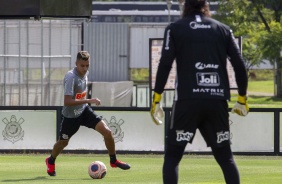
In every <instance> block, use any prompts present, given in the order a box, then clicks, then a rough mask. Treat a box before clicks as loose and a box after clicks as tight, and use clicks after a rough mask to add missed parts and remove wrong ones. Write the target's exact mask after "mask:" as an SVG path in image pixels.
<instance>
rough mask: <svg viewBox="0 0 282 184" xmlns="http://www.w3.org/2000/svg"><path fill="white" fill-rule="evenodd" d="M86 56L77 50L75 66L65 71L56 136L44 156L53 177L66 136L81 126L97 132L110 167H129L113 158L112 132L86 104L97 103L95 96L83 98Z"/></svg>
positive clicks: (85, 90)
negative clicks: (60, 112) (60, 113)
mask: <svg viewBox="0 0 282 184" xmlns="http://www.w3.org/2000/svg"><path fill="white" fill-rule="evenodd" d="M89 65H90V55H89V53H88V52H87V51H80V52H78V54H77V58H76V67H74V68H73V69H72V70H70V71H68V72H67V74H66V75H65V78H64V107H63V110H62V115H63V120H62V123H61V129H60V137H59V140H58V141H57V142H56V143H55V145H54V147H53V150H52V153H51V156H50V157H48V158H46V160H45V162H46V165H47V173H48V174H49V175H50V176H56V171H55V160H56V158H57V156H58V155H59V154H60V153H61V151H62V150H63V149H64V148H65V147H66V146H67V145H68V142H69V140H70V138H71V137H72V136H73V135H74V134H75V133H76V132H77V131H78V129H79V127H80V126H85V127H88V128H91V129H94V130H96V131H97V132H99V133H100V134H101V135H102V136H103V137H104V140H105V145H106V148H107V150H108V153H109V156H110V166H111V167H113V168H116V167H119V168H121V169H123V170H127V169H130V165H128V164H127V163H124V162H121V161H119V160H117V158H116V151H115V142H114V138H113V136H112V132H111V130H110V128H109V127H108V126H107V124H106V123H105V122H104V121H103V120H102V118H101V116H98V115H97V114H96V113H95V112H94V111H93V110H92V109H91V107H90V106H89V105H88V104H95V105H100V103H101V102H100V100H99V99H98V98H91V99H87V98H86V93H87V82H88V78H87V75H88V73H89V72H88V68H89Z"/></svg>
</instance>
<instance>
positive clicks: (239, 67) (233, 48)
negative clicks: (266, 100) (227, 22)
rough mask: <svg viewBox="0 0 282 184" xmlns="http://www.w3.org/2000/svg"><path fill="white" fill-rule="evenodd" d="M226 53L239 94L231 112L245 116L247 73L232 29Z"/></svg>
mask: <svg viewBox="0 0 282 184" xmlns="http://www.w3.org/2000/svg"><path fill="white" fill-rule="evenodd" d="M228 55H229V57H230V62H231V64H232V66H233V69H234V72H235V78H236V83H237V86H238V94H239V95H238V100H237V103H236V104H235V105H234V107H233V109H232V111H231V112H232V113H236V114H238V115H240V116H246V115H247V114H248V112H249V106H248V101H247V99H248V98H247V87H248V74H247V69H246V66H245V63H244V60H243V57H242V54H241V52H240V50H239V47H238V46H237V44H236V42H235V38H234V36H233V34H232V31H231V34H230V43H229V48H228Z"/></svg>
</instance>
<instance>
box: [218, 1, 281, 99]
mask: <svg viewBox="0 0 282 184" xmlns="http://www.w3.org/2000/svg"><path fill="white" fill-rule="evenodd" d="M281 15H282V1H281V0H219V10H218V15H216V16H217V18H218V19H220V20H221V21H223V22H225V23H226V24H227V25H229V26H230V27H231V28H232V29H233V30H234V34H235V35H237V36H243V56H244V58H245V59H246V60H247V63H249V65H248V66H249V67H251V66H253V65H257V64H259V63H260V62H262V61H263V59H268V60H269V61H270V62H271V63H272V64H274V65H276V67H277V70H276V77H275V78H276V81H275V82H276V88H277V89H276V96H277V97H282V80H281V79H282V56H281V54H280V53H281V49H282V41H281V38H282V26H281ZM258 51H259V52H258Z"/></svg>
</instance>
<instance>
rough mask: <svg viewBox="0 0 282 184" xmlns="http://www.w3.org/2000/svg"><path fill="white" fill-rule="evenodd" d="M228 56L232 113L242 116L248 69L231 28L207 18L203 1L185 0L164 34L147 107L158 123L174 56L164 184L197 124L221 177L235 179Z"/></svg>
mask: <svg viewBox="0 0 282 184" xmlns="http://www.w3.org/2000/svg"><path fill="white" fill-rule="evenodd" d="M227 58H229V59H230V61H231V64H232V66H233V68H234V72H235V76H236V83H237V86H238V102H237V103H236V104H235V106H234V108H233V109H232V112H234V113H237V114H239V115H241V116H246V115H247V113H248V111H249V107H248V104H247V96H246V94H247V86H248V79H247V71H246V67H245V64H244V61H243V58H242V56H241V53H240V50H239V47H238V46H237V45H236V43H235V39H234V36H233V34H232V31H231V30H230V28H229V27H228V26H227V25H224V24H223V23H220V22H219V21H217V20H214V19H212V18H211V16H210V11H209V5H208V2H207V0H186V1H185V5H184V12H183V17H182V18H181V19H180V20H178V21H176V22H174V23H171V24H170V25H168V26H167V28H166V30H165V33H164V42H163V47H162V52H161V58H160V63H159V66H158V71H157V76H156V83H155V88H154V97H153V102H152V108H151V116H152V119H153V121H154V122H155V123H156V124H160V121H159V119H158V116H157V114H158V113H159V112H162V109H161V107H160V104H159V102H160V101H161V97H162V96H161V94H162V93H163V91H164V86H165V84H166V82H167V79H168V75H169V72H170V70H171V67H172V63H173V61H174V60H176V65H177V77H176V84H175V97H174V100H175V102H174V104H173V107H172V114H171V120H170V122H169V125H168V131H167V136H166V149H165V155H164V163H163V183H164V184H176V183H177V182H178V167H179V162H180V161H181V159H182V156H183V153H184V150H185V147H186V145H187V144H188V143H192V141H193V138H194V136H195V132H196V129H199V131H200V133H201V134H202V136H203V138H204V140H205V142H206V144H207V146H208V147H211V150H212V153H213V155H214V158H215V159H216V161H217V163H218V164H219V166H220V167H221V170H222V172H223V175H224V178H225V182H226V183H227V184H239V183H240V176H239V171H238V169H237V166H236V163H235V161H234V158H233V153H232V151H231V147H230V127H229V113H228V103H227V100H229V99H230V86H229V81H228V75H227V69H226V62H227Z"/></svg>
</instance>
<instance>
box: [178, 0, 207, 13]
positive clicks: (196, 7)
mask: <svg viewBox="0 0 282 184" xmlns="http://www.w3.org/2000/svg"><path fill="white" fill-rule="evenodd" d="M195 13H201V14H203V15H204V16H208V17H211V13H210V8H209V3H208V1H207V0H185V5H184V11H183V17H186V16H188V15H191V14H195Z"/></svg>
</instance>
